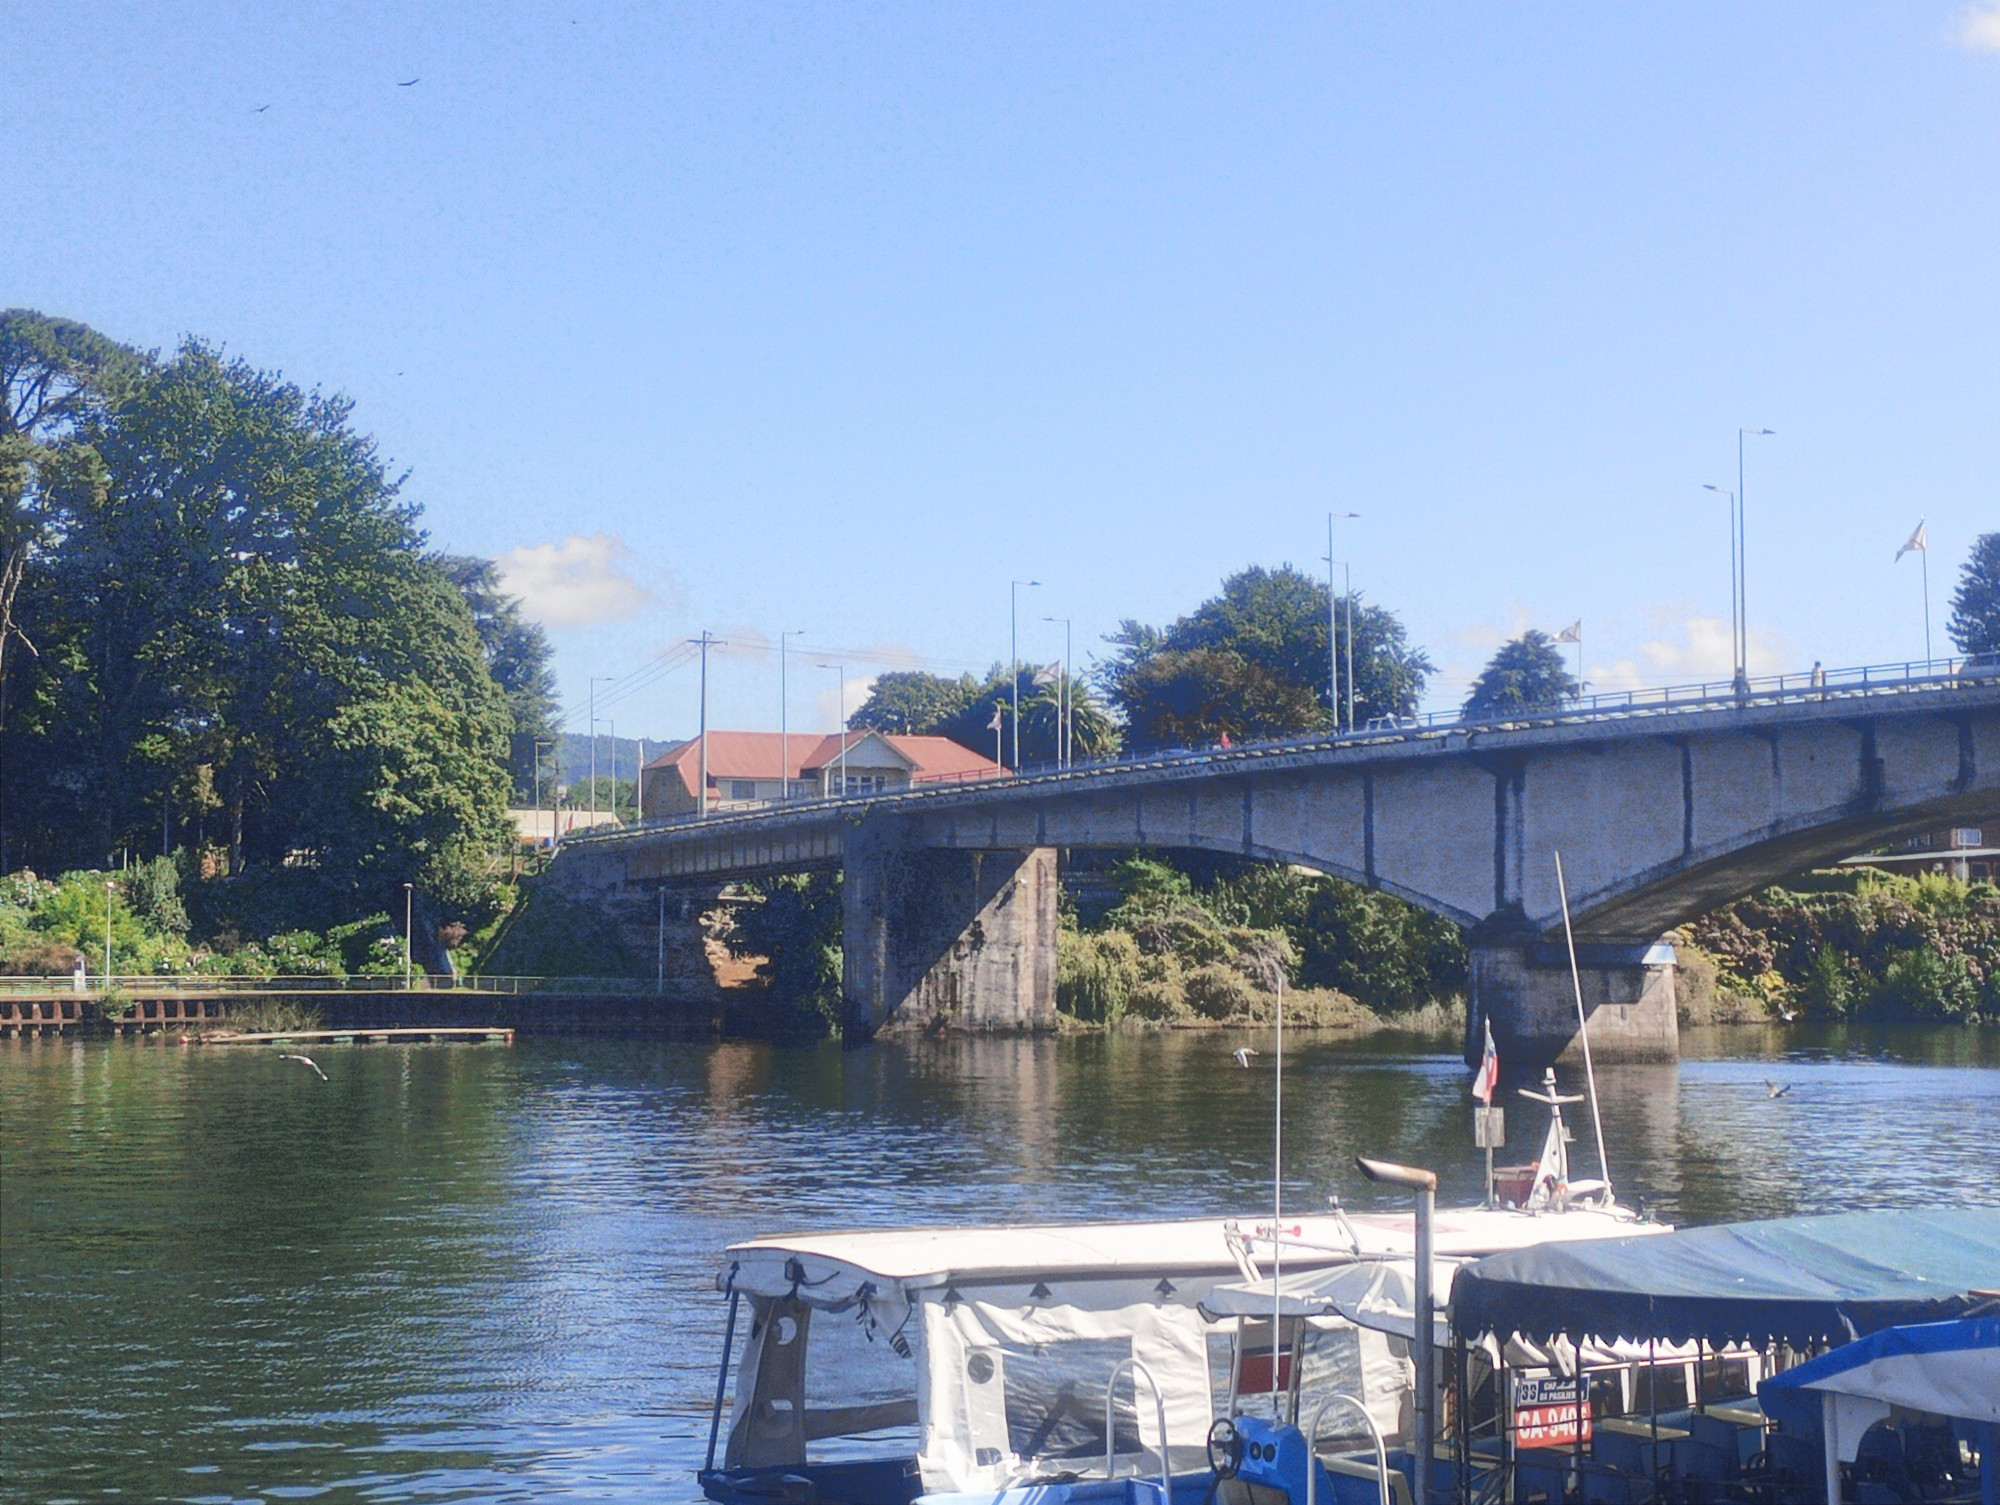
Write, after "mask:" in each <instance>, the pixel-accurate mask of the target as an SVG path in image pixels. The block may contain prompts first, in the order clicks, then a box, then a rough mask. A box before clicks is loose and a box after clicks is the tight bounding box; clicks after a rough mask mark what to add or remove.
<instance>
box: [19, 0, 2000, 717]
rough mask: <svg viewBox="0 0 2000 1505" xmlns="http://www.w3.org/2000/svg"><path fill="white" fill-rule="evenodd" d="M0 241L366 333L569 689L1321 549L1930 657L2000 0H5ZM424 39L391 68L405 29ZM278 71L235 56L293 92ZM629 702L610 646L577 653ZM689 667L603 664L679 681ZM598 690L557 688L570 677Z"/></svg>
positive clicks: (749, 708)
mask: <svg viewBox="0 0 2000 1505" xmlns="http://www.w3.org/2000/svg"><path fill="white" fill-rule="evenodd" d="M0 56H4V57H5V58H6V59H7V62H6V78H7V87H6V89H5V90H4V91H0V127H4V131H3V132H0V139H4V140H5V141H6V142H7V143H8V152H7V166H6V168H5V169H4V172H5V176H6V181H7V185H8V186H7V194H6V198H7V201H8V204H9V212H8V213H7V214H6V215H5V216H0V304H26V305H28V306H31V307H37V308H41V309H44V310H46V311H48V312H51V313H59V314H64V315H67V316H70V317H74V318H79V319H83V320H85V321H87V322H89V323H91V324H93V325H95V326H97V327H98V328H100V329H102V330H103V331H104V332H106V333H108V334H111V335H113V336H115V337H118V338H121V339H125V340H128V341H132V342H135V343H139V344H143V345H150V346H170V345H171V344H173V343H174V342H175V341H176V340H177V339H179V338H180V337H181V336H182V335H183V334H186V333H193V334H199V335H201V336H203V337H206V338H208V339H210V340H213V341H217V342H220V343H222V344H224V345H225V346H226V347H227V348H228V349H230V350H231V351H233V352H235V353H239V354H241V355H243V356H245V357H247V358H249V359H251V360H252V361H254V362H256V363H258V364H260V365H266V366H271V367H276V368H278V369H280V370H282V371H284V372H285V373H286V374H287V375H289V376H291V377H293V378H294V379H297V380H301V381H304V382H307V383H309V384H317V385H321V386H324V387H326V388H328V389H332V390H338V391H342V392H346V393H348V394H350V395H351V396H352V397H353V398H354V399H355V401H356V403H357V409H356V422H357V423H358V424H359V425H360V426H362V427H363V428H365V429H367V430H368V431H370V432H372V433H374V434H375V435H376V436H378V438H379V440H380V442H381V445H382V448H383V450H384V452H385V454H387V455H388V456H389V457H390V458H391V460H392V462H393V464H394V465H395V467H396V468H398V469H399V470H400V469H407V470H408V472H409V481H408V490H407V494H408V495H409V496H410V497H411V498H413V499H415V500H417V501H418V502H420V503H421V504H422V505H423V507H424V510H425V517H426V522H427V525H428V527H429V529H430V532H431V535H432V538H433V540H434V541H435V542H436V543H437V544H438V545H439V546H442V547H446V548H450V549H453V550H458V551H470V552H480V553H486V554H492V555H495V556H499V557H501V558H502V559H503V560H505V561H506V562H507V563H508V565H509V567H510V569H511V571H512V578H513V579H514V580H515V581H516V583H517V585H518V587H519V588H520V589H521V590H522V591H523V593H524V594H525V595H526V597H527V598H528V600H529V601H530V604H531V605H532V606H533V607H534V609H535V610H536V611H537V612H538V613H540V615H541V616H542V617H543V619H544V620H545V621H546V622H547V624H548V625H549V627H550V630H551V632H552V635H553V637H554V639H555V642H556V644H557V648H558V660H559V667H560V669H561V673H562V679H563V683H564V686H565V689H566V692H567V696H568V699H569V701H570V703H571V705H572V707H577V706H580V705H581V704H582V703H583V699H584V696H585V694H586V691H587V681H588V678H589V676H591V675H594V674H605V675H626V676H628V688H629V687H630V686H631V685H632V684H633V683H634V681H632V680H631V678H630V677H631V675H632V673H633V671H635V670H637V669H638V668H639V667H640V666H642V665H644V664H645V663H647V662H648V661H649V660H650V659H652V658H653V657H654V656H655V655H656V654H658V653H660V652H661V651H662V650H664V649H667V648H669V647H671V646H672V645H673V644H675V643H677V642H679V641H681V640H682V639H685V638H686V637H687V636H689V635H690V634H692V633H695V632H698V631H700V630H701V629H702V628H704V627H707V628H710V629H713V630H714V631H716V632H717V633H719V634H722V635H723V636H725V637H727V638H728V639H729V640H730V641H731V643H732V644H733V645H734V646H732V648H730V649H729V650H727V651H725V652H723V653H721V654H720V655H718V657H717V658H716V659H715V661H714V665H713V673H712V686H713V688H712V694H713V724H719V725H739V726H775V725H776V722H777V715H778V697H777V675H776V664H775V658H774V655H773V654H772V653H770V652H769V651H766V649H765V646H764V645H767V644H768V642H769V641H771V640H774V639H775V636H776V634H777V633H778V632H779V631H781V630H788V629H804V630H805V631H806V632H807V634H808V635H807V636H806V637H805V638H803V639H801V640H799V642H800V644H801V645H803V646H802V648H801V656H800V657H798V658H795V659H794V670H795V677H794V681H793V712H792V717H793V725H794V726H795V727H802V726H821V725H831V723H832V718H833V717H834V715H835V714H836V709H835V700H836V697H835V696H834V695H833V694H832V693H831V685H832V683H833V674H832V672H831V671H829V670H822V669H819V668H817V667H815V666H816V664H817V663H819V662H821V661H830V658H831V657H838V658H839V659H841V660H843V661H845V662H846V663H847V664H848V665H849V676H850V683H851V684H852V685H853V686H854V693H855V694H856V695H857V696H858V694H859V693H860V691H861V689H862V688H863V687H865V683H866V677H867V676H868V675H869V674H871V673H873V672H876V671H877V670H879V669H880V668H882V667H885V666H891V665H894V664H896V663H921V664H923V665H925V666H929V667H938V668H956V667H959V666H965V667H982V668H983V667H984V666H985V665H987V664H989V663H991V662H993V661H995V660H996V659H1001V658H1004V657H1005V655H1006V653H1007V634H1008V582H1009V581H1010V580H1011V579H1015V578H1035V579H1039V580H1041V581H1042V582H1044V583H1043V585H1042V587H1041V588H1040V589H1038V590H1034V591H1028V592H1023V611H1022V618H1023V633H1022V636H1023V656H1024V657H1033V658H1048V657H1051V656H1053V655H1054V654H1056V653H1058V652H1059V651H1060V629H1058V628H1055V627H1052V626H1049V625H1046V624H1044V623H1043V622H1041V620H1040V618H1041V617H1043V616H1045V615H1067V616H1070V617H1072V618H1074V620H1075V626H1076V642H1077V651H1078V656H1079V658H1080V659H1085V660H1086V661H1087V656H1088V654H1089V653H1091V652H1093V651H1100V652H1101V651H1102V644H1101V641H1100V639H1101V636H1102V634H1103V633H1105V632H1106V631H1109V630H1110V629H1112V628H1113V627H1114V626H1115V625H1116V623H1117V621H1118V620H1119V619H1120V618H1122V617H1128V616H1129V617H1138V618H1141V619H1145V620H1150V621H1163V620H1166V619H1168V618H1171V617H1172V616H1174V615H1177V614H1178V613H1180V612H1182V611H1185V610H1186V609H1188V608H1189V607H1191V606H1192V605H1194V604H1195V603H1196V602H1197V601H1199V600H1200V599H1201V598H1202V597H1203V596H1204V595H1206V594H1208V593H1210V592H1211V591H1212V590H1213V589H1214V587H1215V586H1216V584H1217V583H1218V581H1219V580H1220V578H1221V577H1222V576H1223V575H1224V574H1225V573H1226V572H1228V571H1230V570H1232V569H1234V568H1237V567H1239V566H1241V565H1244V564H1249V563H1266V564H1275V563H1278V562H1281V561H1286V560H1290V561H1293V562H1295V563H1298V564H1300V565H1302V566H1306V567H1310V568H1313V569H1319V568H1322V566H1321V565H1320V564H1319V556H1320V555H1321V554H1322V553H1323V552H1324V550H1325V534H1326V514H1327V512H1328V511H1329V510H1330V509H1337V510H1340V511H1354V512H1359V513H1361V514H1362V516H1361V517H1360V518H1359V519H1357V520H1355V521H1353V522H1351V523H1344V524H1342V530H1343V531H1342V535H1341V545H1340V547H1341V551H1342V553H1343V554H1344V555H1347V556H1349V557H1351V560H1352V568H1353V573H1354V581H1355V584H1356V587H1357V588H1358V589H1360V590H1362V591H1364V592H1365V593H1366V595H1367V597H1369V598H1370V599H1373V600H1376V601H1379V602H1382V603H1383V604H1386V605H1388V606H1390V607H1392V608H1393V609H1395V610H1396V611H1397V612H1399V613H1400V614H1401V615H1402V617H1403V619H1404V621H1405V622H1406V623H1407V624H1408V626H1409V628H1410V630H1411V633H1412V635H1413V636H1414V638H1415V639H1416V640H1417V641H1418V642H1420V643H1421V644H1423V645H1424V646H1425V647H1426V648H1427V649H1428V650H1429V651H1430V653H1431V655H1432V656H1433V658H1435V659H1436V660H1437V661H1438V662H1439V664H1440V665H1441V666H1442V667H1443V671H1444V672H1442V673H1441V674H1440V676H1439V679H1438V682H1437V685H1436V688H1435V693H1434V696H1433V704H1449V703H1452V702H1454V701H1455V700H1456V699H1457V698H1458V697H1459V696H1460V695H1462V693H1463V687H1464V685H1465V683H1466V682H1467V680H1468V679H1469V678H1470V676H1471V675H1472V674H1473V673H1474V672H1476V670H1477V668H1478V666H1479V664H1480V663H1481V662H1483V660H1484V658H1485V656H1486V655H1487V654H1488V653H1489V652H1490V651H1491V649H1492V648H1493V647H1494V646H1495V645H1496V644H1497V643H1498V642H1499V641H1501V640H1502V639H1503V638H1504V637H1505V636H1508V635H1511V634H1512V633H1514V632H1516V631H1518V630H1519V629H1520V628H1521V627H1523V626H1527V625H1535V626H1541V627H1544V628H1549V629H1555V628H1559V627H1561V626H1563V625H1564V624H1566V623H1568V622H1570V621H1571V620H1573V619H1575V618H1578V617H1581V618H1582V619H1583V621H1584V624H1585V651H1586V660H1587V664H1588V667H1589V673H1590V678H1591V679H1592V680H1593V681H1594V682H1595V683H1597V684H1599V685H1605V686H1610V685H1623V684H1628V683H1657V682H1663V681H1679V680H1684V679H1688V678H1695V677H1700V676H1701V675H1702V674H1704V673H1707V672H1711V671H1715V670H1722V671H1723V672H1726V668H1727V663H1728V648H1727V640H1728V628H1727V616H1728V607H1729V586H1728V561H1729V555H1728V531H1727V528H1728V524H1727V513H1726V504H1724V503H1723V502H1722V501H1720V500H1719V499H1718V498H1716V497H1714V496H1712V495H1710V494H1709V493H1707V492H1704V491H1703V490H1701V483H1702V482H1704V481H1713V482H1716V483H1718V484H1733V481H1734V472H1735V464H1736V448H1735V433H1736V429H1737V427H1738V425H1740V424H1747V425H1751V426H1756V427H1761V426H1769V427H1771V428H1773V429H1776V430H1777V431H1778V432H1777V435H1776V437H1774V438H1769V439H1761V440H1756V441H1753V445H1754V447H1753V449H1752V450H1751V452H1750V455H1749V459H1748V477H1747V488H1746V489H1747V492H1748V497H1747V503H1748V516H1749V526H1750V533H1749V558H1750V564H1749V569H1750V575H1749V582H1748V595H1749V609H1750V619H1751V623H1752V650H1753V667H1769V668H1780V667H1803V666H1805V665H1808V664H1810V663H1811V661H1812V660H1813V659H1815V658H1819V659H1823V660H1824V661H1825V662H1826V663H1827V664H1829V665H1845V664H1859V663H1865V662H1877V661H1884V660H1890V659H1902V658H1906V657H1911V656H1921V654H1922V651H1923V624H1922V602H1921V597H1920V594H1919V581H1918V575H1917V570H1918V564H1919V561H1918V560H1917V559H1916V558H1914V557H1912V558H1908V559H1905V560H1904V561H1903V562H1902V563H1901V564H1900V565H1892V563H1891V557H1892V556H1893V554H1894V553H1895V550H1896V547H1897V545H1898V544H1900V543H1901V542H1902V541H1903V539H1904V538H1905V537H1907V536H1908V534H1909V532H1910V530H1911V529H1912V528H1913V527H1914V526H1915V525H1916V523H1917V521H1918V520H1919V519H1920V518H1923V519H1927V520H1928V524H1929V536H1930V540H1931V544H1932V554H1931V565H1932V570H1931V575H1932V588H1933V595H1934V599H1935V602H1936V620H1937V630H1938V633H1939V636H1940V642H1942V632H1943V620H1944V600H1945V598H1946V596H1947V595H1948V593H1949V589H1950V586H1951V583H1952V580H1953V578H1954V577H1955V575H1956V572H1957V569H1958V566H1959V563H1960V562H1961V561H1962V560H1963V558H1964V554H1965V550H1966V547H1967V546H1968V545H1969V543H1970V541H1971V539H1972V537H1973V536H1974V535H1975V534H1976V533H1977V532H1979V531H1981V530H1983V529H1984V530H1990V529H1994V528H2000V10H1996V8H1995V4H1994V3H1992V0H1977V3H1975V4H1973V5H1970V6H1967V5H1964V4H1961V3H1958V0H1940V3H1933V0H1909V3H1904V4H1887V5H1884V4H1865V5H1862V4H1835V3H1811V4H1806V3H1800V4H1793V5H1779V4H1737V3H1730V4H1712V5H1701V4H1678V5H1673V6H1645V7H1642V6H1619V7H1613V6H1583V5H1539V6H1487V5H1460V6H1446V5H1431V6H1407V5H1397V4H1388V3H1383V4H1348V5H1317V6H1296V7H1273V6H1260V5H1246V4H1241V3H1236V4H1226V5H1215V6H1187V5H1146V6H1140V5H1124V6H1112V5H1097V6H1079V5H1049V6H1028V5H1017V6H1002V5H997V4H991V5H981V6H967V5H942V4H938V5H925V6H907V7H906V6H879V5H840V6H835V5H824V6H771V5H767V6H752V5H730V6H724V5H708V6H664V5H644V6H641V5H630V6H617V7H613V6H605V5H597V4H585V3H576V4H567V5H555V6H539V7H531V6H513V7H503V6H497V5H461V6H446V5H432V6H426V7H421V8H419V7H407V6H387V5H384V6H379V7H378V6H371V5H360V4H348V5H339V4H329V5H325V6H304V5H292V6H273V5H265V4H259V5H243V6H237V7H218V6H201V5H195V4H176V5H172V6H159V5H128V6H120V5H109V4H83V5H75V6H27V5H16V6H11V7H8V8H6V9H5V10H4V11H0ZM412 78H414V79H416V80H418V82H416V83H415V84H413V85H410V86H409V87H399V85H400V84H401V82H402V81H403V80H407V79H412ZM265 106H268V108H263V107H265ZM600 694H601V695H602V696H603V697H604V698H605V699H606V700H607V701H608V700H610V699H611V698H612V695H613V692H612V690H609V689H604V688H601V689H600ZM693 697H694V686H693V676H692V674H691V672H690V671H688V670H687V669H680V670H677V671H675V672H673V673H671V674H667V675H665V676H664V677H661V678H659V679H658V680H656V681H655V682H653V683H651V684H648V685H646V686H644V687H643V688H634V689H631V691H630V693H628V694H626V695H624V696H623V698H622V702H621V703H620V704H619V705H618V707H617V710H616V713H615V714H616V716H617V720H618V730H619V731H620V732H621V733H622V734H625V735H631V734H634V733H642V734H645V735H647V736H670V735H685V734H686V733H687V732H688V731H689V730H690V729H691V726H692V721H693ZM582 721H583V717H582V715H581V714H580V713H579V714H577V715H576V716H575V718H574V720H573V722H572V725H573V726H575V727H576V728H577V729H581V725H582Z"/></svg>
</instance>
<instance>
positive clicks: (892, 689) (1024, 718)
mask: <svg viewBox="0 0 2000 1505" xmlns="http://www.w3.org/2000/svg"><path fill="white" fill-rule="evenodd" d="M1014 691H1015V687H1014V685H1013V684H1012V683H1011V682H1010V680H1009V677H1008V674H1007V670H1006V668H1005V667H1004V666H1002V665H997V664H996V665H995V666H994V667H993V668H992V669H991V670H989V671H988V672H987V675H986V677H985V678H984V679H975V678H974V677H973V676H972V675H970V674H963V675H960V676H959V677H958V678H957V679H946V678H944V677H943V676H941V675H937V674H927V673H925V672H923V671H922V670H897V671H895V672H893V673H889V674H884V675H882V676H881V677H880V678H879V679H877V680H876V681H875V683H874V685H873V686H872V687H871V688H870V690H869V692H868V698H867V699H866V700H864V701H863V702H862V703H861V705H860V706H859V707H858V708H857V709H856V710H855V712H854V714H853V715H852V716H850V717H849V718H848V725H849V726H852V727H863V728H869V729H872V730H876V731H884V732H896V733H909V734H912V735H916V736H938V737H949V738H951V740H952V741H954V742H956V743H958V744H959V745H960V746H961V747H969V748H971V749H972V750H973V751H974V752H978V753H983V754H985V755H986V756H987V757H989V758H990V757H992V756H993V753H994V749H995V747H996V745H997V747H998V748H999V751H1000V759H999V761H1001V762H1008V761H1010V760H1011V759H1012V758H1013V756H1014V738H1013V728H1014V699H1013V697H1014ZM1019 692H1020V700H1021V764H1022V766H1023V767H1026V768H1033V767H1037V766H1040V765H1046V764H1050V763H1053V762H1055V761H1056V750H1057V745H1058V741H1059V738H1060V737H1061V735H1062V716H1063V676H1062V674H1061V673H1060V671H1052V670H1044V669H1036V668H1035V667H1033V666H1032V665H1023V666H1022V668H1021V672H1020V685H1019ZM1068 693H1069V714H1070V740H1071V749H1072V753H1073V755H1074V756H1075V757H1077V758H1079V759H1082V758H1101V757H1108V756H1110V755H1111V754H1113V753H1115V752H1117V751H1118V746H1119V737H1118V727H1117V725H1116V724H1115V723H1114V722H1113V721H1112V719H1111V717H1110V716H1109V714H1107V713H1106V711H1105V709H1104V707H1103V706H1102V705H1100V704H1099V703H1098V701H1097V698H1096V697H1095V696H1094V695H1093V694H1092V693H1091V690H1090V686H1089V685H1087V684H1086V683H1084V682H1083V681H1082V680H1081V679H1076V678H1074V677H1072V678H1071V679H1070V680H1069V685H1068ZM996 718H997V720H998V721H999V731H998V732H997V733H996V732H995V730H994V722H995V720H996ZM996 738H997V741H996Z"/></svg>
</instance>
